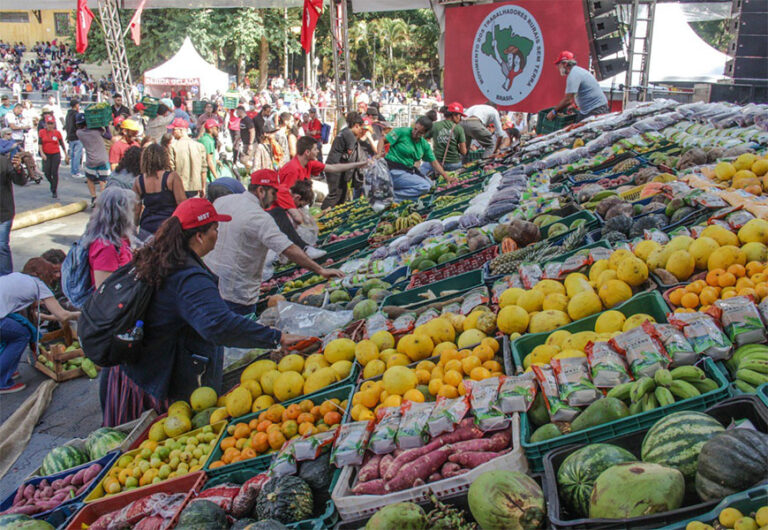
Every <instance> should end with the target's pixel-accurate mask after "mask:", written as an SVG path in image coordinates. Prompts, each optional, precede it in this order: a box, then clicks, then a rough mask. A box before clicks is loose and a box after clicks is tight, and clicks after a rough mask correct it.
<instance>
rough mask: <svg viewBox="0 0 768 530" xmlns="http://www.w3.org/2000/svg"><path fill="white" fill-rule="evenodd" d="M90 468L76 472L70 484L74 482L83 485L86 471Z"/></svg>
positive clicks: (76, 484)
mask: <svg viewBox="0 0 768 530" xmlns="http://www.w3.org/2000/svg"><path fill="white" fill-rule="evenodd" d="M87 469H88V468H84V469H81V470H80V471H78V472H77V473H75V476H74V477H72V482H71V483H70V484H74V485H75V486H82V485H83V477H84V476H85V471H86V470H87Z"/></svg>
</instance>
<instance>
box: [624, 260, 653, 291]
mask: <svg viewBox="0 0 768 530" xmlns="http://www.w3.org/2000/svg"><path fill="white" fill-rule="evenodd" d="M616 277H617V278H618V279H619V280H621V281H623V282H624V283H626V284H627V285H630V286H632V287H637V286H639V285H642V283H643V282H645V281H646V280H647V279H648V266H647V265H646V264H645V262H644V261H643V260H641V259H640V258H636V257H634V256H631V257H627V258H625V259H623V260H621V262H620V263H619V266H618V268H617V269H616Z"/></svg>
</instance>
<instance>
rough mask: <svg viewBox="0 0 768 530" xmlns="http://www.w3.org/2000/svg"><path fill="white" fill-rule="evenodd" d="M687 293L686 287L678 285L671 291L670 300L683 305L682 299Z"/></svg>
mask: <svg viewBox="0 0 768 530" xmlns="http://www.w3.org/2000/svg"><path fill="white" fill-rule="evenodd" d="M684 294H685V289H684V288H682V287H678V288H677V289H675V290H674V291H672V292H671V293H669V301H670V302H672V304H674V305H678V306H679V305H681V300H682V299H683V295H684Z"/></svg>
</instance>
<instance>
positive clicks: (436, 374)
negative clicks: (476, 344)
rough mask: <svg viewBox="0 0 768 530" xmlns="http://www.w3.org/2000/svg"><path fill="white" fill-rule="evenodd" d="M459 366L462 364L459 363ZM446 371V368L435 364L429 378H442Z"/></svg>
mask: <svg viewBox="0 0 768 530" xmlns="http://www.w3.org/2000/svg"><path fill="white" fill-rule="evenodd" d="M459 366H461V364H459ZM445 372H446V370H445V369H444V368H443V367H442V366H435V367H434V368H432V373H431V374H429V379H430V380H432V379H442V378H443V374H444V373H445Z"/></svg>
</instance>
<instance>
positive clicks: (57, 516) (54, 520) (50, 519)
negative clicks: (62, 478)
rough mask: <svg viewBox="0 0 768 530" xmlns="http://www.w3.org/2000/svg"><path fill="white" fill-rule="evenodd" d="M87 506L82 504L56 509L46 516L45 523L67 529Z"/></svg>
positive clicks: (67, 505)
mask: <svg viewBox="0 0 768 530" xmlns="http://www.w3.org/2000/svg"><path fill="white" fill-rule="evenodd" d="M83 506H85V505H84V504H83V503H81V502H76V503H73V504H65V505H63V506H59V507H58V508H55V509H54V510H53V511H52V512H51V513H50V514H49V515H46V516H45V519H44V520H45V522H46V523H48V524H50V525H51V526H53V527H54V528H66V527H67V525H68V524H69V522H70V521H71V520H72V519H73V518H74V517H75V515H77V513H78V512H80V510H81V509H82V508H83Z"/></svg>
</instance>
